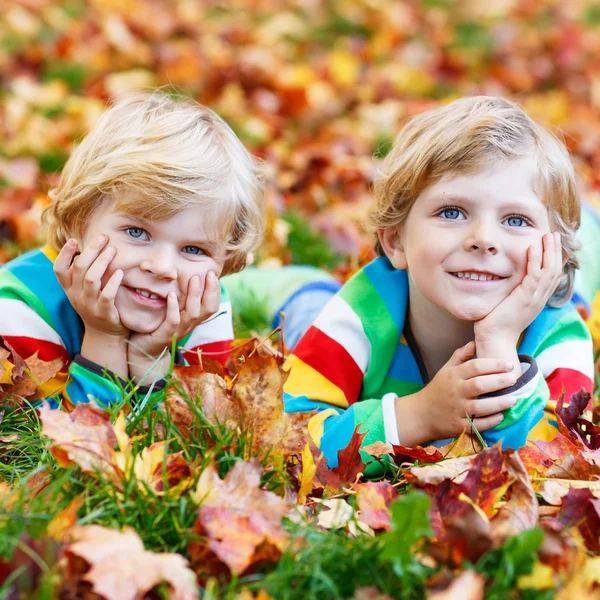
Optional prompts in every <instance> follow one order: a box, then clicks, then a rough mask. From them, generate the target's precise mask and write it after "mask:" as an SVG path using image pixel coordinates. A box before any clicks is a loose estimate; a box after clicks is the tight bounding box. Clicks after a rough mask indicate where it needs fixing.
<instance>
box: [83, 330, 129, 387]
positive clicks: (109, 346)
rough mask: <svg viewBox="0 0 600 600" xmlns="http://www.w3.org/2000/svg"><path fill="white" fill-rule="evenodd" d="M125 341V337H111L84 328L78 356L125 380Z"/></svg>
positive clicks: (101, 332)
mask: <svg viewBox="0 0 600 600" xmlns="http://www.w3.org/2000/svg"><path fill="white" fill-rule="evenodd" d="M126 341H127V336H121V335H112V334H109V333H106V332H103V331H99V330H96V329H88V328H86V330H85V332H84V334H83V339H82V341H81V350H80V351H79V354H80V355H81V356H82V357H83V358H86V359H87V360H89V361H91V362H93V363H96V364H97V365H100V366H101V367H103V368H107V369H108V370H109V371H112V372H113V373H114V374H115V375H118V376H119V377H121V378H123V379H126V378H127V375H128V370H127V343H126Z"/></svg>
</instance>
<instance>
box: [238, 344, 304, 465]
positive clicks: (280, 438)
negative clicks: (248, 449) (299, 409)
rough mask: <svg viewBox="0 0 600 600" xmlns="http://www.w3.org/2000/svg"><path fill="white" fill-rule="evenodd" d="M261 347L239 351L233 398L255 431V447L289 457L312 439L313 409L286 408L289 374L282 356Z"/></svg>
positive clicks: (249, 427)
mask: <svg viewBox="0 0 600 600" xmlns="http://www.w3.org/2000/svg"><path fill="white" fill-rule="evenodd" d="M257 348H258V347H257ZM257 348H255V350H254V352H252V351H251V352H249V353H247V354H242V353H239V352H238V354H237V355H236V356H237V359H232V360H233V361H234V364H235V368H236V372H235V373H234V375H233V377H234V379H233V388H232V391H231V394H232V399H233V401H234V403H235V404H236V405H237V406H238V407H239V409H240V410H241V412H242V413H243V418H244V427H245V428H247V429H248V430H249V431H252V448H253V451H255V452H260V453H261V454H262V455H264V454H265V453H267V452H269V451H272V452H273V453H274V454H279V455H282V456H283V457H284V458H287V457H289V456H292V455H294V454H299V453H300V452H301V451H302V448H304V446H305V444H306V442H307V441H308V429H307V424H308V421H309V420H310V418H311V417H312V413H286V412H284V410H283V384H284V382H285V380H286V379H287V377H288V374H287V373H286V372H285V371H283V369H282V368H281V366H280V364H279V363H280V362H281V360H280V358H279V357H277V356H275V355H273V354H268V355H266V356H262V355H261V353H260V352H259V351H258V350H257ZM242 357H243V360H242ZM235 360H237V362H235Z"/></svg>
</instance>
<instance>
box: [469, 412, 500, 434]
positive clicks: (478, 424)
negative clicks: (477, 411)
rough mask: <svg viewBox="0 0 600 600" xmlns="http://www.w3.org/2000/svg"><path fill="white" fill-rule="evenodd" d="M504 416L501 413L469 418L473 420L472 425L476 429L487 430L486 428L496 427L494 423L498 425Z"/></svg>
mask: <svg viewBox="0 0 600 600" xmlns="http://www.w3.org/2000/svg"><path fill="white" fill-rule="evenodd" d="M503 420H504V417H503V416H502V415H501V414H496V415H490V416H489V417H483V418H481V419H471V421H473V426H474V427H475V429H477V431H487V430H488V429H492V428H493V427H496V425H500V423H502V421H503Z"/></svg>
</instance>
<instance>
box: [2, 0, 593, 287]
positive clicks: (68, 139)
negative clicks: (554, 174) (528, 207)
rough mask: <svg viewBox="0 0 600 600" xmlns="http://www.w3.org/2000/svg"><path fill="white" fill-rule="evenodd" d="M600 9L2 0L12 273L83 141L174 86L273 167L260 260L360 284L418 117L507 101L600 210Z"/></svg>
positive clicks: (305, 0)
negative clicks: (377, 188) (374, 209)
mask: <svg viewBox="0 0 600 600" xmlns="http://www.w3.org/2000/svg"><path fill="white" fill-rule="evenodd" d="M599 56H600V4H599V3H598V2H592V1H582V0H572V1H570V2H559V1H554V0H488V1H486V2H480V1H479V0H459V1H449V0H407V1H399V2H390V1H389V0H285V1H283V0H261V1H260V2H259V1H257V0H231V1H228V2H220V1H213V0H202V1H201V0H118V1H117V0H87V1H84V0H3V2H2V10H1V14H0V74H1V76H2V80H1V87H0V125H1V127H2V136H1V137H0V263H1V262H5V261H7V260H9V259H11V258H13V257H14V256H16V255H17V254H18V253H20V252H23V251H24V250H27V249H30V248H32V247H35V246H36V245H39V244H40V243H41V241H42V240H43V232H41V231H40V228H39V215H40V212H41V210H42V208H43V207H44V206H45V205H46V204H47V203H48V197H47V191H48V189H49V188H50V187H51V186H52V185H53V184H54V183H55V182H56V179H57V177H58V176H59V173H60V169H61V167H62V165H63V164H64V162H65V160H66V158H67V157H68V155H69V153H70V151H71V149H72V147H73V144H74V143H76V142H77V140H78V139H80V138H81V136H82V135H83V134H84V133H85V132H86V131H87V130H88V129H89V127H90V126H91V125H92V124H93V123H94V121H95V120H96V119H97V117H98V115H99V114H100V112H101V111H102V110H103V109H104V107H105V106H106V104H107V103H108V102H110V101H111V100H113V99H115V98H118V97H119V96H120V95H121V94H123V93H126V92H127V91H128V90H130V89H132V88H139V87H144V88H149V87H150V88H152V87H159V86H169V87H170V88H171V89H175V90H177V91H179V92H182V93H185V94H189V95H191V96H192V97H194V98H195V99H197V100H198V101H200V102H202V103H204V104H207V105H208V106H210V107H211V108H213V109H214V110H216V111H217V112H218V113H219V114H220V115H221V116H223V117H224V118H225V119H226V120H227V121H228V122H229V123H230V125H231V126H232V127H233V128H234V130H235V131H236V132H237V133H238V135H239V136H240V137H241V138H242V140H243V141H244V143H245V144H246V145H247V147H248V148H249V149H250V150H251V151H252V152H253V153H255V154H256V155H258V156H260V157H261V158H263V159H264V160H265V161H266V164H267V172H268V186H267V201H268V206H269V215H270V218H269V231H268V235H267V238H266V240H265V243H264V244H263V247H262V248H261V250H260V251H259V252H258V254H257V256H256V260H257V262H264V261H269V262H280V263H283V264H287V263H290V262H295V263H307V264H314V265H317V266H323V267H325V268H328V269H330V270H334V272H336V274H337V275H338V277H339V278H340V279H342V280H343V279H345V278H346V277H347V276H348V275H349V274H350V273H351V272H353V271H354V270H355V269H356V268H357V267H358V266H359V265H361V264H363V263H365V262H366V261H368V260H369V259H370V258H371V257H372V249H371V247H372V243H371V240H370V239H369V238H368V236H366V235H365V233H364V231H363V230H362V223H364V219H365V215H366V212H367V209H368V205H369V202H370V199H371V194H370V186H371V183H372V181H373V179H374V178H375V177H376V176H377V172H378V168H379V163H380V160H381V158H382V157H384V156H385V154H386V153H387V151H389V148H390V146H391V144H392V141H393V137H394V135H395V133H396V132H397V130H398V129H399V127H400V125H401V124H402V122H403V120H404V119H406V118H407V117H409V116H411V115H413V114H415V113H417V112H420V111H422V110H424V109H426V108H429V107H431V106H434V105H436V104H437V103H441V102H447V101H450V100H452V99H454V98H456V97H458V96H461V95H464V94H501V95H506V96H509V97H512V98H513V99H515V100H517V101H518V102H520V103H522V104H523V105H524V107H525V108H526V109H527V110H528V111H529V113H530V114H531V115H532V116H533V117H535V118H536V119H538V120H539V121H540V122H542V123H543V124H545V125H547V126H550V127H551V128H553V129H555V130H557V131H559V130H560V132H561V133H562V134H563V135H564V138H565V141H566V143H567V145H568V146H569V149H570V150H571V152H572V153H573V157H574V161H575V163H576V167H577V170H578V173H579V175H580V177H581V180H582V186H583V187H582V189H583V190H584V193H585V197H586V198H587V199H588V201H590V202H592V203H596V204H600V202H599V201H598V189H599V188H600V175H599V174H598V169H597V167H598V163H599V160H600V158H599V157H600V153H599V149H598V148H599V143H598V142H599V140H600V119H599V118H598V108H599V106H600V59H599V58H598V57H599Z"/></svg>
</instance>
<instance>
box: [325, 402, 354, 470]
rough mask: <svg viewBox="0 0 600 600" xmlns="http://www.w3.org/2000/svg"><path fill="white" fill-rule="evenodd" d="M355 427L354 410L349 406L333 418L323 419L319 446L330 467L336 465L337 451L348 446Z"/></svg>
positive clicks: (337, 460) (337, 459)
mask: <svg viewBox="0 0 600 600" xmlns="http://www.w3.org/2000/svg"><path fill="white" fill-rule="evenodd" d="M329 408H331V407H329ZM355 427H356V423H355V422H354V411H353V410H351V408H349V409H348V410H346V411H345V412H344V413H343V414H341V415H339V416H338V417H335V419H333V418H331V419H325V423H324V429H323V435H322V436H321V445H320V448H321V452H322V453H323V456H325V460H327V466H328V467H329V468H330V469H333V468H334V467H337V466H338V463H339V458H338V452H339V451H340V450H343V449H344V448H346V446H348V444H349V443H350V440H351V439H352V434H353V433H354V429H355Z"/></svg>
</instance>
